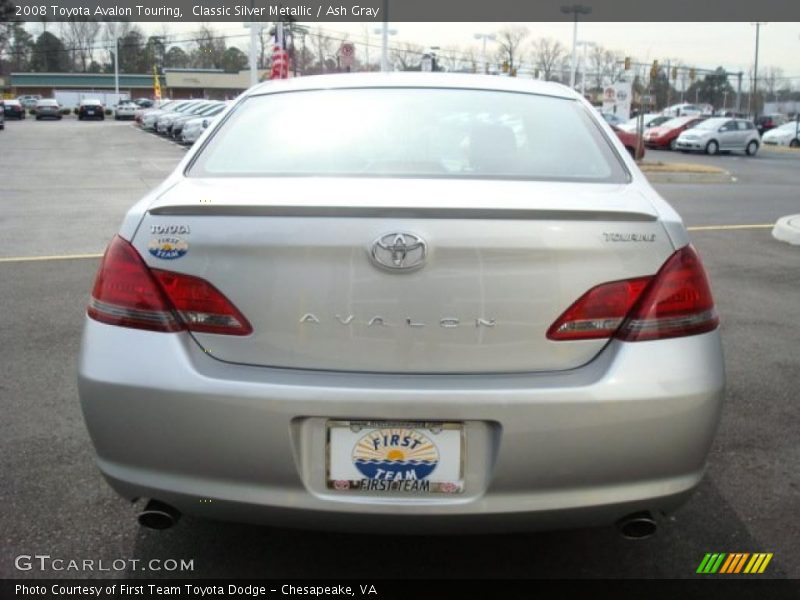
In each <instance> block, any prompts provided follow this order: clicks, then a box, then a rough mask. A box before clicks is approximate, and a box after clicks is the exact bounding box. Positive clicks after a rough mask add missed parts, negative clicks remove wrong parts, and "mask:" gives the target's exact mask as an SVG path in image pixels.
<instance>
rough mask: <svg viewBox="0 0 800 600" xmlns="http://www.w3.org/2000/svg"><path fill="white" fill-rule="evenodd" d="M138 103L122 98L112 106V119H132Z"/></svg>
mask: <svg viewBox="0 0 800 600" xmlns="http://www.w3.org/2000/svg"><path fill="white" fill-rule="evenodd" d="M138 108H139V105H138V104H136V103H135V102H132V101H130V100H123V101H122V102H120V103H119V104H117V105H116V106H115V107H114V120H115V121H121V120H123V119H133V117H134V115H135V114H136V111H137V110H138Z"/></svg>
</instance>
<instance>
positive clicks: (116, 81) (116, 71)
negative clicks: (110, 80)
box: [114, 31, 119, 102]
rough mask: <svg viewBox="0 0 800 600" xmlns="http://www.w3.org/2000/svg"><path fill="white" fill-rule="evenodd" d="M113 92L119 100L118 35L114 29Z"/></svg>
mask: <svg viewBox="0 0 800 600" xmlns="http://www.w3.org/2000/svg"><path fill="white" fill-rule="evenodd" d="M114 93H115V94H116V95H117V102H119V36H118V35H117V32H116V31H114Z"/></svg>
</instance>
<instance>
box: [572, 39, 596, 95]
mask: <svg viewBox="0 0 800 600" xmlns="http://www.w3.org/2000/svg"><path fill="white" fill-rule="evenodd" d="M576 45H577V46H582V47H583V59H582V61H581V65H582V68H581V96H585V95H586V49H587V48H594V47H595V46H597V44H595V43H594V42H587V41H584V40H581V41H579V42H577V43H576Z"/></svg>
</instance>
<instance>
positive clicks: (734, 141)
mask: <svg viewBox="0 0 800 600" xmlns="http://www.w3.org/2000/svg"><path fill="white" fill-rule="evenodd" d="M676 145H677V147H678V150H682V151H695V152H697V151H699V152H705V153H706V154H717V153H719V152H744V153H745V154H747V155H748V156H754V155H755V153H756V152H758V147H759V146H760V145H761V138H760V137H759V135H758V130H757V129H756V126H755V125H754V124H753V122H752V121H748V120H746V119H728V118H726V117H721V118H720V117H716V118H713V119H707V120H705V121H703V122H702V123H698V124H697V125H695V126H694V127H692V128H691V129H689V130H687V131H684V132H683V133H681V134H680V135H679V136H678V140H677V142H676Z"/></svg>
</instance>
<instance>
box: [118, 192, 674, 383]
mask: <svg viewBox="0 0 800 600" xmlns="http://www.w3.org/2000/svg"><path fill="white" fill-rule="evenodd" d="M397 234H401V235H403V236H404V237H403V239H402V240H401V245H402V243H405V244H406V246H407V248H410V246H411V245H413V244H414V243H415V242H416V241H417V240H420V241H424V243H425V244H426V256H425V258H424V261H423V264H421V265H418V266H417V268H415V269H397V270H393V269H391V268H390V267H391V264H390V265H389V268H387V266H385V265H381V264H380V261H381V260H382V261H383V262H384V263H386V262H388V263H392V254H391V250H392V248H391V246H392V245H393V244H394V241H396V239H397V238H396V235H397ZM387 236H388V237H387ZM379 239H382V240H384V242H383V245H384V246H389V247H390V249H389V250H388V251H387V250H386V249H381V248H379V249H378V250H377V251H376V252H377V254H378V256H377V258H373V256H372V254H371V253H372V252H373V248H374V244H375V242H376V240H379ZM133 243H134V246H135V247H136V248H137V250H138V251H139V253H140V254H141V255H142V256H143V257H144V258H145V261H146V262H147V263H148V265H149V266H151V267H153V268H159V269H168V270H173V271H178V272H182V273H187V274H191V275H195V276H198V277H202V278H204V279H206V280H208V281H209V282H211V283H212V284H213V285H214V286H216V287H217V288H218V289H219V290H220V291H222V293H224V294H225V295H226V296H227V297H228V298H229V299H230V300H231V301H232V302H233V303H234V304H235V305H236V306H237V307H238V308H239V310H241V312H242V313H243V314H244V315H245V316H246V317H247V319H248V320H249V321H250V323H251V324H252V326H253V330H254V331H253V334H252V335H249V336H245V337H233V336H224V335H214V334H197V333H195V334H193V335H194V337H195V339H196V340H197V342H198V343H199V344H200V345H201V346H203V348H205V349H206V351H207V352H208V353H209V354H210V355H211V356H213V357H215V358H218V359H220V360H223V361H229V362H234V363H243V364H250V365H263V366H270V367H285V368H301V369H323V370H340V371H360V372H406V373H409V372H411V373H493V372H531V371H553V370H565V369H572V368H575V367H578V366H580V365H582V364H585V363H587V362H588V361H590V360H591V359H592V358H593V357H594V356H595V355H596V354H597V353H598V352H599V351H600V350H601V349H602V348H603V346H604V345H605V344H606V341H605V340H586V341H577V342H554V341H550V340H548V339H547V338H546V331H547V328H548V327H549V326H550V325H551V324H552V323H553V321H554V320H555V319H556V318H557V317H558V316H559V315H560V314H561V313H562V312H563V311H564V310H565V309H566V308H567V307H568V306H569V305H570V304H571V303H572V302H574V301H575V300H576V299H577V298H578V297H580V296H581V295H582V294H583V293H584V292H586V291H587V290H588V289H590V288H591V287H593V286H595V285H597V284H600V283H603V282H607V281H613V280H619V279H626V278H631V277H637V276H643V275H650V274H653V273H655V272H656V271H657V270H658V268H659V267H660V266H661V264H662V263H663V262H664V261H665V260H666V258H667V257H668V256H669V255H670V254H671V253H672V251H673V247H672V245H671V242H670V240H669V238H668V237H667V235H666V233H665V231H664V229H663V227H662V226H661V224H660V222H659V221H658V219H657V213H656V212H655V210H654V209H653V207H652V205H651V204H650V203H649V202H648V201H647V200H646V199H645V198H644V197H643V196H642V195H641V194H640V193H639V192H638V191H636V190H635V189H634V187H633V186H630V185H618V184H569V183H549V182H548V183H539V182H518V181H487V180H452V179H449V180H439V179H427V180H417V179H393V180H390V179H371V178H364V179H344V178H341V179H336V178H297V179H295V178H271V179H260V178H225V179H192V178H188V179H184V180H182V181H181V182H180V183H179V184H177V185H176V186H174V187H172V188H171V189H169V190H168V191H167V192H165V193H164V194H163V195H162V196H161V197H160V198H159V199H158V200H156V201H155V203H154V204H153V205H152V206H151V207H150V209H149V211H148V213H147V214H146V216H145V218H144V220H143V222H142V224H141V225H140V227H139V228H138V230H137V232H136V235H135V237H134V240H133ZM164 247H169V248H172V249H177V251H175V252H171V253H170V252H166V253H165V252H159V249H160V248H161V249H163V248H164ZM401 249H402V248H401ZM394 250H395V251H398V248H394ZM387 252H388V254H387ZM170 255H171V256H176V258H166V257H167V256H170ZM159 256H160V257H159ZM395 258H397V255H396V256H395ZM418 258H420V256H419V251H417V250H412V249H409V250H408V253H407V257H406V260H407V262H408V263H411V262H414V261H415V260H417V259H418Z"/></svg>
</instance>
